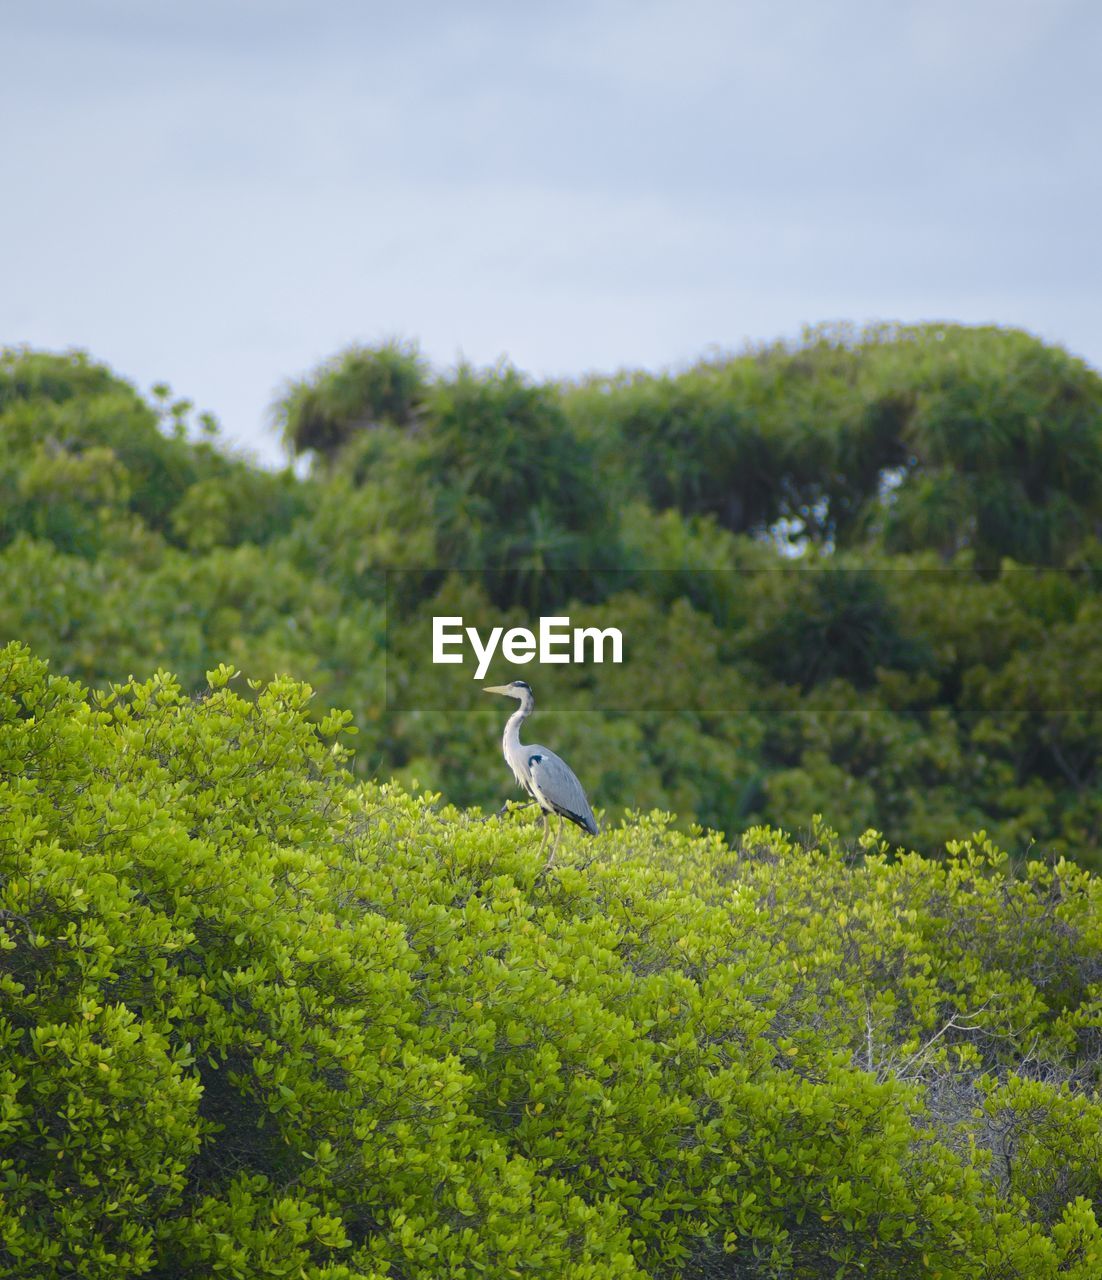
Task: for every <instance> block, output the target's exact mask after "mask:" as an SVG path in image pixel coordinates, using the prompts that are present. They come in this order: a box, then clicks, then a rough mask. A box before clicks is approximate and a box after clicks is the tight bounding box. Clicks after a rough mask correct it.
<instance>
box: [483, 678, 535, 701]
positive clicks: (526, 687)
mask: <svg viewBox="0 0 1102 1280" xmlns="http://www.w3.org/2000/svg"><path fill="white" fill-rule="evenodd" d="M482 692H483V693H503V694H504V695H505V696H506V697H507V698H516V700H517V701H518V702H532V701H534V699H533V697H532V686H531V685H530V684H529V683H528V681H527V680H513V681H512V682H511V683H510V684H491V685H487V686H486V687H485V688H484V689H483V691H482Z"/></svg>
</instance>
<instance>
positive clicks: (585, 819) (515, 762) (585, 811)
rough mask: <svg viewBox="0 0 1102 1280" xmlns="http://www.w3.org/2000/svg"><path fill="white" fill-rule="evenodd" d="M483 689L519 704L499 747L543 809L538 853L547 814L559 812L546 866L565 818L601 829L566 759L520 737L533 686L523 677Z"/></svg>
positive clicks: (547, 824) (595, 830)
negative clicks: (556, 829)
mask: <svg viewBox="0 0 1102 1280" xmlns="http://www.w3.org/2000/svg"><path fill="white" fill-rule="evenodd" d="M485 691H486V693H500V694H503V695H504V696H505V697H506V698H516V700H517V702H519V703H520V706H519V707H517V709H516V710H515V711H514V712H513V714H512V715H511V716H510V717H509V719H508V720H507V721H506V722H505V733H504V734H503V735H502V739H501V750H502V753H503V754H504V756H505V762H506V764H508V766H509V768H510V769H512V771H513V776H514V777H515V778H516V780H517V782H518V783H519V784H520V786H522V787H523V788H524V790H525V791H527V792H528V794H529V795H530V796H531V797H532V799H533V800H535V802H536V803H537V804H538V805H539V807H540V809H541V810H542V811H543V840H542V841H541V842H540V853H543V850H544V846H545V845H546V844H547V836H548V834H549V832H550V830H551V826H550V822H549V820H548V814H551V813H557V814H558V815H559V829H558V832H557V833H556V835H555V843H554V844H553V845H552V847H551V854H550V856H549V857H548V859H547V866H548V867H549V866H550V865H551V864H552V862H554V861H555V852H556V850H557V849H558V847H559V841H560V840H561V839H562V824H563V819H564V818H568V819H569V820H570V821H571V822H576V823H577V824H578V826H579V827H581V829H582V830H583V831H585V832H587V833H588V834H589V835H591V836H595V835H596V834H597V833H598V831H599V830H600V828H599V827H598V826H597V819H596V818H595V817H594V816H593V810H592V809H591V808H590V807H589V801H588V800H587V799H586V798H585V792H584V791H583V790H582V784H581V783H580V782H579V781H578V779H577V777H576V775H575V773H574V770H573V769H571V767H570V766H569V765H568V764H567V763H566V761H565V760H562V759H560V758H559V757H558V756H557V755H556V754H555V753H554V752H553V751H548V749H547V748H546V747H540V746H537V745H536V744H535V743H527V744H526V743H523V742H521V740H520V726H521V725H522V724H523V723H524V722H525V720H527V719H528V717H529V716H530V715H531V714H532V708H533V707H534V706H535V705H536V700H535V698H534V697H533V696H532V686H531V685H530V684H528V682H527V681H526V680H514V681H513V682H512V683H511V684H495V685H491V686H489V687H488V688H487V689H486V690H485ZM545 869H546V868H545Z"/></svg>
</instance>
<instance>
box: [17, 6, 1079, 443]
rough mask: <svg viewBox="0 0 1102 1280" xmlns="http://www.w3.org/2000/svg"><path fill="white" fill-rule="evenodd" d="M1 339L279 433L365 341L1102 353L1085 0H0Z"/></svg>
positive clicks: (566, 364)
mask: <svg viewBox="0 0 1102 1280" xmlns="http://www.w3.org/2000/svg"><path fill="white" fill-rule="evenodd" d="M0 50H2V56H3V72H2V74H0V137H2V140H3V158H4V166H3V177H2V179H0V181H2V198H0V245H2V247H3V253H2V259H0V261H2V264H3V265H2V269H0V343H3V344H15V343H28V344H30V345H32V346H34V347H44V348H50V349H64V348H67V347H74V346H75V347H82V348H85V349H87V350H88V351H90V352H91V353H92V354H93V355H94V356H96V357H97V358H99V359H101V360H104V361H106V362H107V363H109V364H110V365H111V366H112V367H113V368H114V369H115V370H116V371H117V372H118V373H120V374H122V375H123V376H125V377H127V378H129V379H131V380H132V381H134V382H135V383H137V385H138V386H139V387H141V388H142V389H143V390H148V388H149V386H150V384H151V383H153V382H156V381H158V380H165V381H168V382H169V383H170V384H171V385H172V387H173V389H174V390H175V391H176V392H177V393H178V394H180V395H186V396H188V397H190V398H192V399H194V400H195V401H196V403H197V405H198V406H199V407H200V408H204V409H209V410H211V411H212V412H214V413H215V414H216V416H217V417H218V418H219V419H220V420H221V422H222V425H223V429H224V431H225V433H226V435H227V437H228V438H229V439H230V440H231V441H233V442H234V443H235V444H237V445H239V446H242V447H245V448H247V449H249V450H251V451H252V452H253V453H254V454H255V455H256V456H258V457H261V458H264V459H265V460H267V461H276V460H278V458H279V457H280V453H279V450H278V447H277V444H276V440H275V437H274V435H273V433H272V431H271V428H270V427H269V425H268V406H269V405H270V403H271V400H272V398H273V396H274V395H275V393H276V392H277V391H278V390H279V388H280V386H281V384H282V383H283V381H284V380H285V379H287V378H288V377H293V376H297V375H301V374H303V373H305V372H307V371H308V370H310V369H311V368H312V367H313V366H314V365H315V364H317V363H318V362H319V361H320V360H322V359H324V358H325V357H327V356H329V355H331V354H333V353H334V352H335V351H337V350H338V349H340V348H341V347H343V346H346V345H347V344H349V343H350V342H353V341H360V342H372V341H377V340H380V339H383V338H387V337H390V336H398V337H403V338H408V339H415V340H417V341H419V342H420V344H421V347H422V349H423V350H424V352H425V353H426V355H428V356H429V358H430V359H431V360H432V361H433V362H434V363H436V364H437V365H440V366H448V365H452V364H454V363H455V361H456V360H457V359H459V358H461V357H466V358H467V359H470V360H472V361H474V362H475V363H478V364H485V363H491V362H493V361H495V360H496V359H498V358H499V357H501V356H506V357H508V358H509V359H511V360H512V361H513V362H514V363H515V364H517V365H518V366H519V367H520V368H522V369H525V370H527V371H529V372H531V373H533V374H535V375H537V376H563V375H573V374H579V373H583V372H586V371H590V370H602V371H612V370H613V369H616V368H618V367H621V366H625V365H628V366H632V367H647V368H656V369H657V368H662V367H669V366H673V367H679V366H682V365H684V364H686V363H688V362H690V361H691V360H693V359H694V358H696V357H697V356H699V355H701V354H703V353H705V352H706V351H708V350H709V349H714V348H715V347H719V348H724V349H727V348H731V349H738V348H739V347H741V346H742V345H743V343H744V342H746V341H747V340H751V341H759V340H772V339H774V338H781V337H789V338H791V337H795V336H797V335H798V334H799V331H800V330H801V328H802V327H803V326H804V325H805V324H808V323H817V322H821V321H825V320H837V319H846V320H853V321H857V322H865V321H870V320H877V319H900V320H906V321H914V320H923V319H949V320H959V321H966V322H981V321H990V322H995V323H999V324H1006V325H1016V326H1021V327H1023V328H1026V329H1029V330H1031V331H1032V332H1034V333H1037V334H1039V335H1041V336H1042V337H1044V338H1046V339H1049V340H1051V341H1055V342H1059V343H1062V344H1063V345H1065V346H1066V347H1068V348H1069V349H1070V350H1071V351H1072V352H1074V353H1076V354H1077V355H1080V356H1083V357H1084V358H1086V359H1087V360H1088V361H1090V363H1091V364H1093V365H1094V366H1095V367H1096V368H1097V367H1102V288H1100V286H1102V253H1100V234H1102V232H1100V228H1102V163H1100V160H1102V144H1100V138H1102V107H1100V104H1102V91H1100V85H1102V73H1100V70H1099V68H1100V67H1102V3H1098V2H1096V0H887V2H885V0H875V2H868V3H866V2H865V0H851V2H846V0H834V2H833V3H823V2H822V0H788V2H787V3H785V2H784V0H762V2H758V0H752V2H751V0H726V2H722V0H715V2H708V0H678V2H677V3H668V2H663V3H648V2H647V0H624V2H622V3H618V2H612V0H608V2H605V3H601V2H597V0H594V2H591V3H570V2H564V0H557V2H556V3H554V4H552V3H545V4H538V5H537V4H531V3H530V4H524V3H521V2H518V0H513V2H512V3H498V4H494V3H484V2H481V0H467V3H459V4H457V3H454V2H453V3H447V4H444V3H437V4H432V3H424V4H418V3H412V2H407V3H400V2H399V0H392V2H391V3H388V4H385V5H384V4H375V3H370V2H369V0H358V2H357V0H330V2H328V3H326V2H325V0H315V2H314V3H289V2H286V0H218V2H217V3H215V2H214V0H189V2H188V3H170V2H169V0H39V3H31V2H29V0H14V2H13V0H0Z"/></svg>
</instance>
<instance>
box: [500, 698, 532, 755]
mask: <svg viewBox="0 0 1102 1280" xmlns="http://www.w3.org/2000/svg"><path fill="white" fill-rule="evenodd" d="M531 714H532V702H531V700H530V699H528V698H525V700H524V701H523V702H522V703H521V704H520V706H519V707H517V709H516V710H515V711H514V712H513V714H512V715H511V716H510V717H509V719H508V720H506V721H505V732H504V733H503V734H502V735H501V749H502V751H503V752H504V753H505V759H506V760H511V759H512V757H511V755H510V753H511V752H513V751H519V750H520V726H521V725H522V724H523V723H524V722H525V720H527V719H528V717H529V716H530V715H531Z"/></svg>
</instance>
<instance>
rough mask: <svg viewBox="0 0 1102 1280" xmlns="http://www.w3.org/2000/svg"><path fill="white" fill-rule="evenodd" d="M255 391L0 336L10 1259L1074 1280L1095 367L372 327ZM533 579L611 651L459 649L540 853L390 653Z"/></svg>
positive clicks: (1092, 844) (1089, 782) (176, 1269)
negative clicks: (349, 344) (485, 337)
mask: <svg viewBox="0 0 1102 1280" xmlns="http://www.w3.org/2000/svg"><path fill="white" fill-rule="evenodd" d="M273 422H274V429H277V430H279V431H280V432H281V433H282V435H283V439H284V441H285V443H286V446H287V449H288V452H289V455H290V456H291V457H293V458H294V460H295V463H294V467H293V468H291V467H289V468H288V469H286V470H284V471H282V472H279V473H276V472H273V471H270V470H266V469H263V468H260V467H258V466H255V465H253V464H251V463H250V462H248V461H246V460H244V459H242V458H240V457H237V456H235V455H234V454H233V453H232V451H230V450H229V449H227V448H226V447H225V445H224V444H223V442H222V441H221V438H220V436H219V431H218V426H217V423H216V422H215V421H214V420H213V419H211V418H210V417H209V416H205V415H202V414H197V413H196V412H195V410H194V408H193V406H191V405H190V404H189V403H188V402H187V401H184V400H177V399H175V398H174V397H173V395H172V393H171V392H170V391H169V389H168V388H166V387H158V388H155V389H154V391H153V393H152V394H151V397H150V398H149V399H146V398H143V396H141V395H140V394H139V393H138V392H137V391H136V390H135V389H134V388H133V387H131V386H130V385H128V384H127V383H126V382H125V381H123V380H122V379H121V378H120V377H118V376H117V375H116V374H115V373H114V372H112V371H110V370H108V369H106V368H105V367H103V366H102V365H99V364H96V363H95V362H94V361H93V360H91V359H90V358H89V357H87V356H84V355H80V354H72V355H56V354H47V353H40V352H32V351H25V350H13V351H9V352H7V353H6V354H5V355H4V356H3V357H2V358H0V1274H3V1275H4V1276H6V1277H7V1276H10V1277H12V1280H61V1278H62V1277H66V1278H69V1277H80V1280H131V1278H133V1280H137V1278H138V1277H148V1278H150V1280H208V1278H209V1277H211V1276H224V1277H226V1278H227V1280H269V1278H271V1277H291V1278H292V1280H476V1278H479V1277H481V1278H483V1280H497V1278H499V1277H518V1276H527V1277H539V1278H540V1280H645V1278H648V1277H649V1278H653V1280H727V1278H730V1280H734V1277H756V1278H758V1280H820V1278H821V1277H836V1278H837V1280H842V1278H848V1280H856V1277H867V1278H875V1280H910V1278H913V1280H920V1278H925V1277H941V1280H1050V1278H1051V1280H1057V1278H1058V1277H1068V1278H1069V1280H1095V1277H1097V1276H1098V1275H1099V1274H1100V1271H1102V1229H1100V1227H1099V1223H1098V1218H1097V1216H1096V1215H1097V1209H1098V1205H1099V1202H1100V1201H1102V1103H1100V1101H1099V1084H1100V1077H1102V879H1099V878H1098V877H1097V876H1096V875H1095V873H1094V870H1093V868H1096V867H1097V866H1098V865H1099V863H1100V861H1102V798H1100V790H1102V789H1100V787H1099V781H1100V778H1099V760H1100V755H1099V753H1100V749H1102V663H1100V662H1099V652H1100V643H1099V636H1100V635H1102V607H1100V604H1102V596H1100V588H1102V379H1100V378H1099V376H1098V374H1097V373H1095V372H1094V371H1092V370H1091V369H1089V368H1088V367H1086V366H1085V365H1084V364H1083V363H1082V362H1080V361H1078V360H1075V359H1073V358H1072V357H1070V356H1069V355H1067V354H1066V353H1064V352H1062V351H1060V350H1058V349H1055V348H1052V347H1048V346H1045V345H1044V344H1042V343H1040V342H1038V341H1037V340H1035V339H1034V338H1031V337H1030V336H1028V335H1026V334H1023V333H1019V332H1014V331H1006V330H999V329H967V328H959V327H921V328H909V329H904V328H892V329H883V330H876V331H871V332H865V331H861V332H856V331H854V332H851V331H847V330H842V329H838V330H827V331H815V332H810V333H808V334H806V335H805V337H804V339H803V340H802V341H801V342H799V343H797V344H788V345H777V346H773V347H767V348H763V349H761V350H755V351H749V352H745V353H743V354H741V355H738V356H735V357H731V358H725V359H716V360H713V361H706V362H703V363H701V364H699V365H698V366H696V367H693V368H691V369H688V370H686V371H683V372H681V373H676V374H673V373H671V374H668V375H660V376H659V375H654V374H649V373H637V374H636V373H621V374H617V375H615V376H612V377H608V378H592V379H588V380H585V381H583V382H579V383H576V384H561V385H560V384H557V383H546V384H541V383H537V382H535V381H533V380H531V379H528V378H526V377H525V376H523V374H522V373H520V372H519V371H517V370H515V369H513V368H511V367H509V366H508V365H505V364H503V365H501V366H499V367H495V368H492V369H473V368H468V367H460V368H458V369H456V370H453V371H447V372H441V371H434V370H433V369H432V368H430V367H429V366H428V365H427V364H426V362H425V361H424V360H423V359H422V358H421V357H420V355H419V354H418V352H417V350H416V348H414V347H413V346H411V345H406V344H402V343H399V342H395V343H391V344H385V345H381V346H377V347H373V348H353V349H350V350H348V351H346V352H343V353H341V354H339V355H337V356H336V357H334V359H333V360H332V361H330V362H328V363H327V364H325V365H324V366H323V367H321V368H319V369H317V370H316V371H314V372H313V373H311V374H310V375H309V376H307V377H305V378H303V379H301V380H299V381H295V382H290V383H288V384H287V386H286V387H284V388H283V389H282V391H281V392H279V393H278V396H277V398H276V399H275V402H274V406H273ZM545 613H554V614H556V615H558V614H569V615H570V616H571V617H572V618H573V619H575V620H576V621H578V622H581V623H587V622H591V621H595V622H597V623H599V624H600V625H605V624H607V623H608V622H610V621H612V622H615V623H616V624H617V625H618V626H620V627H622V628H623V631H624V635H625V637H626V640H625V643H626V645H627V647H628V650H629V653H628V657H627V660H625V662H624V663H623V664H622V665H619V666H614V665H603V666H600V667H597V666H595V665H592V664H590V665H583V666H563V667H556V668H554V669H552V668H550V667H540V668H513V669H512V670H510V669H509V668H508V667H507V666H505V665H502V664H501V663H497V664H496V665H495V667H494V670H493V672H492V676H493V678H494V679H495V680H500V679H502V678H509V677H511V676H515V675H517V674H526V675H527V676H528V677H529V678H530V679H531V680H532V683H533V684H534V685H535V686H536V691H537V701H538V712H537V715H538V720H537V721H536V727H537V731H538V736H539V737H540V738H541V739H543V740H544V741H547V742H549V743H552V744H553V745H554V747H555V748H556V749H557V750H560V751H561V752H562V754H563V755H564V756H565V757H566V758H567V759H568V760H569V761H570V763H571V764H572V765H573V767H574V768H575V769H576V771H577V772H578V774H579V775H580V776H581V778H582V780H583V781H584V783H585V785H586V789H587V791H588V792H589V795H590V797H591V798H592V800H593V802H594V804H595V807H596V808H597V810H598V813H599V814H601V816H602V818H603V821H604V830H603V831H602V833H601V835H600V836H599V837H597V838H596V839H595V840H589V839H587V838H585V837H583V836H582V835H581V834H580V833H577V832H574V831H570V832H569V833H568V835H567V837H566V838H565V840H564V843H563V848H562V850H561V851H560V855H559V861H558V863H557V865H556V866H555V867H554V868H553V869H551V870H548V869H546V868H545V867H544V859H543V858H542V857H541V855H540V827H539V825H538V819H537V818H536V817H535V815H533V814H532V812H531V811H527V812H525V811H514V812H510V813H508V814H506V815H504V816H503V817H498V816H492V815H490V810H491V808H492V809H497V807H498V805H499V804H500V802H501V801H502V800H503V799H504V798H505V797H506V796H509V795H510V794H513V792H512V789H511V786H510V782H511V780H510V778H509V776H508V771H507V769H506V768H505V766H504V762H503V761H502V760H501V755H500V729H501V723H502V718H503V708H502V705H501V702H500V700H499V699H490V698H486V697H484V696H483V695H482V694H481V693H480V691H479V682H476V681H474V680H473V679H472V678H471V672H470V670H469V669H460V668H452V667H440V666H433V665H432V663H431V662H430V661H429V655H428V651H427V648H426V636H427V628H428V625H429V622H430V620H431V619H432V617H434V616H442V615H447V616H463V617H465V618H470V619H474V620H478V622H479V623H480V624H481V623H482V622H483V621H496V622H498V623H503V624H507V625H508V624H521V623H525V624H528V625H531V624H532V622H533V621H534V619H535V618H537V617H538V616H540V615H541V614H545ZM9 642H10V643H9ZM238 669H239V670H238ZM817 815H823V816H822V817H819V816H817ZM929 855H933V856H929Z"/></svg>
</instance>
